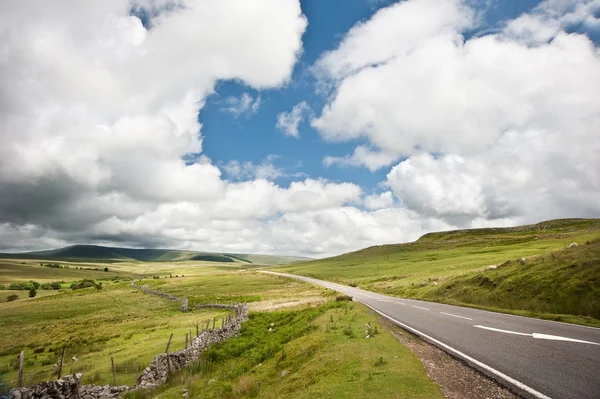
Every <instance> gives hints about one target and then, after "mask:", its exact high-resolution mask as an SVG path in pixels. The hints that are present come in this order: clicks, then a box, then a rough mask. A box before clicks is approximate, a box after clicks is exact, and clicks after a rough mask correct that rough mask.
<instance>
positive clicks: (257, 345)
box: [127, 302, 443, 399]
mask: <svg viewBox="0 0 600 399" xmlns="http://www.w3.org/2000/svg"><path fill="white" fill-rule="evenodd" d="M367 323H370V325H371V328H372V329H371V331H375V329H377V331H378V334H375V335H372V336H371V337H370V338H366V335H365V333H366V327H365V326H366V324H367ZM182 389H187V390H188V392H189V394H190V397H192V398H196V397H198V398H199V397H202V398H242V397H261V398H283V397H293V398H346V397H356V398H367V397H372V398H427V399H429V398H431V399H435V398H442V397H443V395H442V394H441V392H440V389H439V388H438V387H437V385H435V384H434V383H433V382H432V381H431V380H430V379H429V378H428V377H427V375H426V374H425V372H424V369H423V366H422V365H421V363H420V361H419V360H418V359H417V358H416V357H415V356H414V355H413V354H412V353H411V352H410V351H409V350H408V349H407V348H405V347H403V346H401V345H400V344H398V342H397V341H396V339H395V338H394V337H393V336H392V335H391V334H390V333H388V332H385V331H384V330H383V328H382V327H381V325H379V324H378V323H377V320H376V317H375V316H374V315H373V314H372V313H370V312H369V311H368V310H367V309H366V308H365V307H364V306H362V305H360V304H356V303H352V302H341V303H340V302H337V303H336V302H329V303H327V304H324V305H321V306H320V307H318V308H311V309H305V310H299V311H295V312H270V313H267V312H255V313H251V315H250V321H249V322H247V323H246V324H245V325H244V326H243V327H242V332H241V334H240V335H239V336H237V337H234V338H232V339H230V340H228V341H226V342H223V343H221V344H218V345H215V346H214V347H212V348H211V349H210V350H209V351H208V352H207V353H206V354H205V356H204V358H203V359H202V360H200V361H199V362H198V363H197V364H194V365H191V366H189V367H188V368H187V369H186V370H183V371H181V372H179V373H178V374H177V375H175V376H174V377H173V378H172V379H171V380H170V381H169V383H168V384H167V385H166V386H164V387H162V388H161V389H159V390H158V391H157V392H145V393H139V394H129V395H128V396H127V397H129V398H164V399H167V398H173V399H179V398H180V397H181V390H182Z"/></svg>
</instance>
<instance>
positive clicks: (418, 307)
mask: <svg viewBox="0 0 600 399" xmlns="http://www.w3.org/2000/svg"><path fill="white" fill-rule="evenodd" d="M412 307H413V308H417V309H423V310H429V309H427V308H422V307H420V306H415V305H412Z"/></svg>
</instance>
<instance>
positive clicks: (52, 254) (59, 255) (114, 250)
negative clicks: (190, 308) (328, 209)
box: [0, 245, 307, 265]
mask: <svg viewBox="0 0 600 399" xmlns="http://www.w3.org/2000/svg"><path fill="white" fill-rule="evenodd" d="M0 258H11V259H44V260H63V261H64V260H69V261H96V262H124V261H140V262H177V261H194V260H195V261H206V262H224V263H232V262H236V263H248V264H259V265H277V264H288V263H293V262H299V261H305V260H307V258H299V257H293V256H278V255H254V254H230V253H227V254H225V253H214V252H196V251H178V250H171V249H135V248H118V247H103V246H99V245H73V246H69V247H65V248H59V249H52V250H47V251H35V252H22V253H4V254H0Z"/></svg>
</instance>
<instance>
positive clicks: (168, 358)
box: [165, 333, 173, 373]
mask: <svg viewBox="0 0 600 399" xmlns="http://www.w3.org/2000/svg"><path fill="white" fill-rule="evenodd" d="M172 339H173V333H171V336H170V337H169V342H167V349H165V352H166V354H167V366H168V367H169V373H171V358H170V357H169V346H171V340H172Z"/></svg>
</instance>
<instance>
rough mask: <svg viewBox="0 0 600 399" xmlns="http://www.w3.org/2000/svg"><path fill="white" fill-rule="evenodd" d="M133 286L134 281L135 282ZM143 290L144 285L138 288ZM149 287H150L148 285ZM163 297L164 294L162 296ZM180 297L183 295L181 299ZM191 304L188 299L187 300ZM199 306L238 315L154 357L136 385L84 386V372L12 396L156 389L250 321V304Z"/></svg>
mask: <svg viewBox="0 0 600 399" xmlns="http://www.w3.org/2000/svg"><path fill="white" fill-rule="evenodd" d="M132 286H133V283H132ZM136 288H140V289H142V290H143V291H145V290H144V289H143V287H137V286H136ZM146 288H147V287H146ZM145 292H146V291H145ZM161 296H162V295H161ZM177 299H179V298H177ZM186 305H187V301H186ZM197 308H219V309H230V310H231V311H232V312H233V313H234V316H233V317H232V318H231V319H230V320H229V321H228V322H226V323H225V325H223V326H222V327H221V328H217V329H214V330H205V331H203V332H202V334H200V335H199V336H197V337H196V338H195V339H194V340H192V342H191V344H190V346H189V347H188V348H187V349H184V350H181V351H177V352H173V353H169V356H168V357H167V354H166V353H162V354H160V355H157V356H155V357H154V359H153V360H152V362H150V364H149V365H148V367H146V368H145V369H144V370H143V371H142V373H141V375H140V377H139V378H138V381H137V384H136V386H134V387H128V386H118V387H113V386H110V385H104V386H96V385H81V384H80V381H81V378H82V377H83V374H75V375H72V376H65V377H64V378H63V379H62V380H57V381H47V382H43V383H41V384H37V385H33V386H31V387H27V388H15V389H13V390H11V391H10V392H9V394H8V398H10V399H13V398H14V399H105V398H117V397H119V396H120V395H121V394H123V393H124V392H126V391H128V390H135V389H153V388H156V387H158V386H160V385H162V384H164V383H165V382H166V381H167V377H168V376H169V374H170V373H173V372H175V371H177V370H179V369H181V368H183V367H184V366H185V365H187V364H188V363H190V362H192V361H194V360H196V359H198V357H199V356H200V354H201V353H202V352H204V351H205V350H207V349H208V347H209V346H210V345H212V344H214V343H216V342H220V341H224V340H226V339H228V338H231V337H233V336H234V335H235V334H237V333H238V332H239V331H240V329H241V328H242V323H243V322H245V321H246V320H248V306H247V305H246V304H242V305H233V306H230V305H221V304H218V305H199V306H197Z"/></svg>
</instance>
